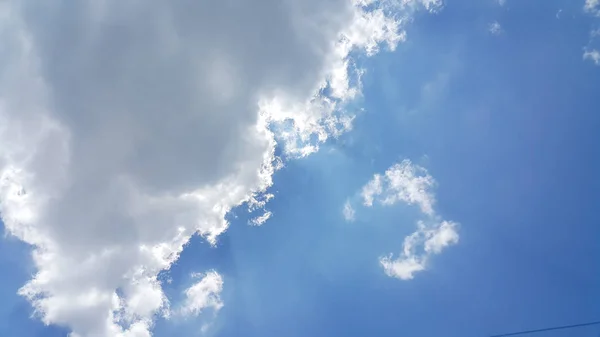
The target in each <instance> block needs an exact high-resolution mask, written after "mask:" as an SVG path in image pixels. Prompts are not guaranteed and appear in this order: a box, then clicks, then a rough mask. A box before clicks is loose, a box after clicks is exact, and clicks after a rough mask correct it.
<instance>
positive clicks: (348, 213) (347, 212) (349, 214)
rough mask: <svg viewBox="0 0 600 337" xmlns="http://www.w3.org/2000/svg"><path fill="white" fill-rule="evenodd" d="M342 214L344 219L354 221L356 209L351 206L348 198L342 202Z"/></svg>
mask: <svg viewBox="0 0 600 337" xmlns="http://www.w3.org/2000/svg"><path fill="white" fill-rule="evenodd" d="M342 214H343V215H344V219H346V221H354V218H355V214H356V211H355V210H354V208H353V207H352V204H350V201H349V200H347V201H346V203H345V204H344V209H343V210H342Z"/></svg>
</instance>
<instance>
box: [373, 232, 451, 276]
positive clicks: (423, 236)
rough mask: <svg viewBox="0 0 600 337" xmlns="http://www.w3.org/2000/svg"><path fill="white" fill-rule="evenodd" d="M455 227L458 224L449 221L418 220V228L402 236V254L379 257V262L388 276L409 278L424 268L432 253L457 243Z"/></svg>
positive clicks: (437, 252)
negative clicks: (429, 223) (404, 236)
mask: <svg viewBox="0 0 600 337" xmlns="http://www.w3.org/2000/svg"><path fill="white" fill-rule="evenodd" d="M457 227H458V224H457V223H455V222H451V221H442V222H440V223H435V224H433V225H429V226H428V225H426V224H425V223H424V222H422V221H419V223H418V229H417V230H416V231H415V232H413V233H412V234H410V235H408V236H407V237H406V238H404V244H403V247H402V254H400V256H399V257H398V258H396V259H394V258H393V255H391V254H390V255H388V256H385V257H381V258H380V259H379V263H380V264H381V266H382V267H383V269H384V272H385V273H386V274H387V275H388V276H391V277H396V278H399V279H401V280H410V279H412V278H413V277H414V274H415V273H416V272H420V271H423V270H425V268H426V265H427V262H428V260H429V259H430V257H431V256H432V255H434V254H439V253H441V252H442V250H444V248H446V247H448V246H450V245H453V244H456V243H458V240H459V237H458V233H457V231H456V229H457Z"/></svg>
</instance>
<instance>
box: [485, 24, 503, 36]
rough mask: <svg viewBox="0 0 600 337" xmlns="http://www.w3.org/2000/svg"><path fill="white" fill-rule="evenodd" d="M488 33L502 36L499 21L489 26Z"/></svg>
mask: <svg viewBox="0 0 600 337" xmlns="http://www.w3.org/2000/svg"><path fill="white" fill-rule="evenodd" d="M488 32H490V33H491V34H492V35H500V34H502V26H501V25H500V23H499V22H498V21H494V22H492V23H490V24H489V25H488Z"/></svg>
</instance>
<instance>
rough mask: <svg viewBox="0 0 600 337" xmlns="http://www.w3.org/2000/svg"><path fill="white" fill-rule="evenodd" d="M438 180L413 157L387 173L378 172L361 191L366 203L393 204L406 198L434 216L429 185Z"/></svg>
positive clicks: (409, 202)
mask: <svg viewBox="0 0 600 337" xmlns="http://www.w3.org/2000/svg"><path fill="white" fill-rule="evenodd" d="M434 185H435V180H434V179H433V178H432V177H431V176H430V175H429V174H428V173H427V170H425V169H424V168H422V167H420V166H416V165H413V164H412V162H411V161H410V160H403V161H402V162H401V163H398V164H394V165H392V166H391V167H390V168H388V169H387V170H386V171H385V173H384V174H383V175H382V174H375V175H374V176H373V179H371V180H370V181H369V182H368V183H367V184H366V185H365V186H364V187H363V188H362V191H361V196H362V199H363V205H365V206H372V205H373V202H374V201H377V202H379V203H381V204H382V205H393V204H395V203H397V202H398V201H403V202H405V203H407V204H409V205H412V204H416V205H418V206H419V208H420V209H421V211H422V212H423V213H425V214H427V215H433V204H434V203H435V197H434V196H433V194H432V193H431V192H430V188H431V187H433V186H434Z"/></svg>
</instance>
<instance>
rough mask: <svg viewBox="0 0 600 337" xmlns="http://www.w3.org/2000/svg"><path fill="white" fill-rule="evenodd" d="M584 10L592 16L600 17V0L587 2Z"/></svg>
mask: <svg viewBox="0 0 600 337" xmlns="http://www.w3.org/2000/svg"><path fill="white" fill-rule="evenodd" d="M583 10H584V11H586V12H587V13H590V14H592V15H596V16H600V0H585V4H584V5H583Z"/></svg>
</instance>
